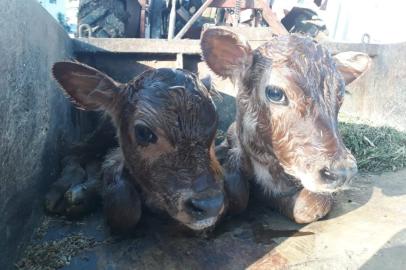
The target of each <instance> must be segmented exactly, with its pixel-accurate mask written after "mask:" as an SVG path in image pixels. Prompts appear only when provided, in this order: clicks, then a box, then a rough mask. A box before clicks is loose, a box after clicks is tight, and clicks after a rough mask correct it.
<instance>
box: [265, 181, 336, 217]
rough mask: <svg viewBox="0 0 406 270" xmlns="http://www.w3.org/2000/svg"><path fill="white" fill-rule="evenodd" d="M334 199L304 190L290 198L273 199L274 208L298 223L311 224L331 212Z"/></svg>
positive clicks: (328, 195) (327, 195)
mask: <svg viewBox="0 0 406 270" xmlns="http://www.w3.org/2000/svg"><path fill="white" fill-rule="evenodd" d="M332 204H333V198H332V195H330V194H321V193H314V192H310V191H309V190H307V189H305V188H303V189H301V190H299V191H298V192H297V193H295V194H293V195H290V196H282V197H273V198H271V205H272V207H274V208H276V209H277V210H279V211H280V212H281V213H282V214H283V215H285V216H287V217H289V218H290V219H292V220H293V221H295V222H296V223H310V222H313V221H316V220H319V219H320V218H323V217H324V216H325V215H327V214H328V212H330V210H331V207H332Z"/></svg>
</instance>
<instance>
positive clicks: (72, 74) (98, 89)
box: [52, 62, 119, 110]
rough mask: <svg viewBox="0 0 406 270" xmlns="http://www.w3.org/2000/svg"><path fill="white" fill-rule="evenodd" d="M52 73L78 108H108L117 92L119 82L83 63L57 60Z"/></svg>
mask: <svg viewBox="0 0 406 270" xmlns="http://www.w3.org/2000/svg"><path fill="white" fill-rule="evenodd" d="M52 74H53V76H54V78H55V79H56V80H57V81H58V83H59V84H60V85H61V86H62V88H63V89H64V90H65V93H66V94H67V95H68V96H69V97H70V98H71V101H72V102H73V103H74V104H75V105H76V106H77V107H78V108H79V109H85V110H108V109H109V108H110V107H111V106H112V104H113V103H114V98H115V96H116V95H117V93H118V86H119V83H117V82H115V81H114V80H113V79H112V78H110V77H109V76H107V75H106V74H104V73H103V72H101V71H98V70H97V69H95V68H92V67H89V66H87V65H85V64H81V63H77V62H57V63H55V64H54V66H53V67H52Z"/></svg>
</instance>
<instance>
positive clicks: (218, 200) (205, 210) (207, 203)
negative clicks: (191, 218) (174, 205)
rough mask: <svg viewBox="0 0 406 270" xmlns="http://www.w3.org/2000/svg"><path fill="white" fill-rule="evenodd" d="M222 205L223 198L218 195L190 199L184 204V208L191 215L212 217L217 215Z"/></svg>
mask: <svg viewBox="0 0 406 270" xmlns="http://www.w3.org/2000/svg"><path fill="white" fill-rule="evenodd" d="M223 204H224V196H223V195H222V194H220V195H215V196H210V197H204V198H191V199H189V200H188V201H187V202H186V207H187V209H188V211H190V212H191V213H192V214H195V215H199V216H204V217H212V216H216V215H218V214H219V212H220V210H221V208H222V207H223Z"/></svg>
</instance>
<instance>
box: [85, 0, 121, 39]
mask: <svg viewBox="0 0 406 270" xmlns="http://www.w3.org/2000/svg"><path fill="white" fill-rule="evenodd" d="M128 17H129V14H128V13H127V11H126V4H125V0H80V4H79V11H78V25H79V26H80V25H82V24H87V25H89V26H90V28H91V29H92V34H91V36H92V37H100V38H119V37H124V35H125V28H126V23H127V19H128ZM84 34H85V36H86V35H87V34H88V33H84Z"/></svg>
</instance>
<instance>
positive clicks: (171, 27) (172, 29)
mask: <svg viewBox="0 0 406 270" xmlns="http://www.w3.org/2000/svg"><path fill="white" fill-rule="evenodd" d="M175 22H176V0H172V8H171V13H170V14H169V27H168V39H169V40H171V39H173V36H174V34H175Z"/></svg>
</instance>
